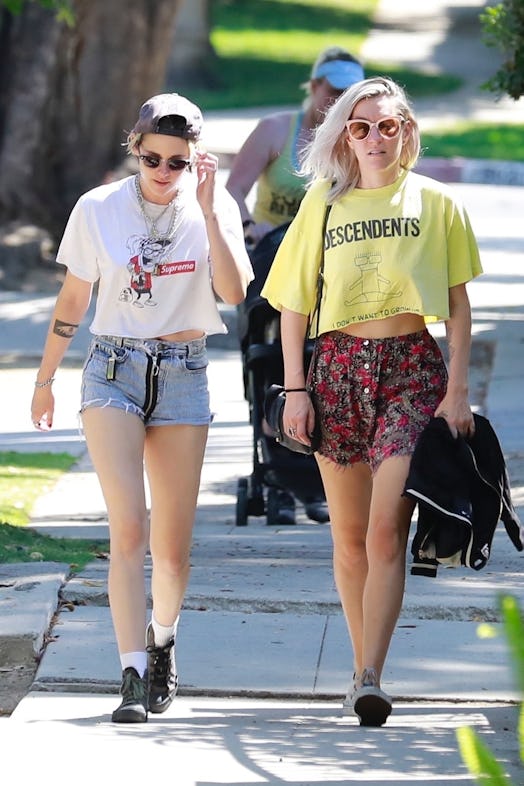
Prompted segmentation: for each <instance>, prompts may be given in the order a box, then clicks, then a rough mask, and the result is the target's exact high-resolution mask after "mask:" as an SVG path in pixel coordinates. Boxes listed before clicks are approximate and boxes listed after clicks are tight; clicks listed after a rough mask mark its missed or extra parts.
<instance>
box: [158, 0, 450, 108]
mask: <svg viewBox="0 0 524 786" xmlns="http://www.w3.org/2000/svg"><path fill="white" fill-rule="evenodd" d="M377 4H378V0H352V2H351V3H348V2H347V0H215V2H214V3H212V5H211V22H212V27H211V42H212V44H213V47H214V50H215V53H216V56H215V57H213V56H210V58H209V59H208V61H207V63H206V64H204V69H205V71H206V79H207V81H208V83H209V84H208V86H207V87H206V88H192V89H191V91H190V92H191V98H192V99H193V100H194V101H196V103H197V104H199V105H200V106H202V107H204V109H206V110H209V109H225V108H228V109H231V108H246V107H252V106H271V105H284V104H297V103H300V102H301V100H302V99H303V97H304V91H303V90H302V89H301V87H300V85H301V84H303V83H304V82H306V81H307V80H308V78H309V75H310V72H311V66H312V65H313V62H314V61H315V59H316V57H317V55H318V54H319V53H320V52H321V51H322V50H323V49H325V48H326V47H327V46H333V45H338V46H342V47H345V48H346V49H347V50H348V51H350V52H352V53H353V54H355V55H356V56H358V55H359V53H360V50H361V48H362V44H363V43H364V41H365V39H366V37H367V35H368V33H369V30H370V28H371V25H372V19H373V13H374V11H375V8H376V6H377ZM384 71H387V72H388V74H389V75H390V76H391V77H392V78H394V79H396V80H398V81H399V82H401V83H402V84H404V85H405V86H406V88H407V89H408V91H409V93H410V95H413V96H416V95H435V94H439V93H443V92H446V91H449V90H453V89H455V88H456V87H458V86H459V85H460V84H461V80H460V76H459V75H444V76H435V75H430V74H424V73H422V72H414V71H408V70H406V69H403V68H395V67H392V66H391V65H389V66H388V67H387V68H386V67H385V66H382V65H381V64H380V63H366V73H367V75H369V76H371V75H373V74H378V73H380V74H382V73H384ZM171 87H172V88H173V89H175V88H174V87H173V86H171Z"/></svg>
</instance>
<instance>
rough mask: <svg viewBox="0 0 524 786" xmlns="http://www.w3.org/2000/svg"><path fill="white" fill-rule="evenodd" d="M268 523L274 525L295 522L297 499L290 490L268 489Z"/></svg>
mask: <svg viewBox="0 0 524 786" xmlns="http://www.w3.org/2000/svg"><path fill="white" fill-rule="evenodd" d="M267 523H268V525H273V526H275V525H280V526H282V525H288V524H295V500H294V498H293V496H292V495H291V494H289V492H287V491H282V490H281V489H274V488H269V489H268V492H267Z"/></svg>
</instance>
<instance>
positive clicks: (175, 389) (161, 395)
mask: <svg viewBox="0 0 524 786" xmlns="http://www.w3.org/2000/svg"><path fill="white" fill-rule="evenodd" d="M207 365H208V357H207V350H206V339H205V337H203V338H197V339H194V340H193V341H188V342H187V343H185V342H184V343H177V342H171V341H160V340H158V339H141V338H120V337H118V336H95V337H94V338H93V340H92V341H91V345H90V348H89V354H88V356H87V359H86V362H85V364H84V369H83V373H82V387H81V404H80V412H81V413H82V412H84V411H85V410H86V409H88V408H90V407H116V408H117V409H122V410H124V411H125V412H130V413H132V414H134V415H138V417H139V418H140V419H141V420H142V421H143V423H144V424H145V425H146V426H168V425H178V424H186V425H193V426H202V425H208V424H209V423H210V421H211V412H210V409H209V390H208V382H207Z"/></svg>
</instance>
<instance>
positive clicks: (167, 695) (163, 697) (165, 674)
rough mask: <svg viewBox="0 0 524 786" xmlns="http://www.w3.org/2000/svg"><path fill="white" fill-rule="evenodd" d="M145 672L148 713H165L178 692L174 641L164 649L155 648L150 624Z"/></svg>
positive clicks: (168, 643) (147, 633)
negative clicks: (147, 676)
mask: <svg viewBox="0 0 524 786" xmlns="http://www.w3.org/2000/svg"><path fill="white" fill-rule="evenodd" d="M146 652H147V670H148V673H149V711H150V712H165V711H166V710H167V708H168V707H169V705H170V704H171V702H172V701H173V699H174V698H175V696H176V692H177V690H178V677H177V673H176V663H175V639H174V637H173V638H171V639H169V641H168V642H167V644H166V645H165V646H164V647H156V646H155V636H154V633H153V627H152V625H151V623H150V624H149V625H148V626H147V631H146Z"/></svg>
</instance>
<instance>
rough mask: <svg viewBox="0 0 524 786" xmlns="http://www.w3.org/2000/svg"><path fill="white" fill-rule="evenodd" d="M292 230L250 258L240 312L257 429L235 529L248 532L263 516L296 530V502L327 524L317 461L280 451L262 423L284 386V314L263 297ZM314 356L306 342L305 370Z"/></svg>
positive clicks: (275, 234) (279, 231)
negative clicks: (272, 394) (274, 392)
mask: <svg viewBox="0 0 524 786" xmlns="http://www.w3.org/2000/svg"><path fill="white" fill-rule="evenodd" d="M288 226H289V224H283V225H282V226H279V227H276V228H275V229H273V230H272V231H271V232H269V233H268V234H267V235H265V236H264V237H263V238H262V240H261V241H260V242H259V243H258V244H257V245H256V246H255V248H254V249H253V250H252V251H251V252H250V257H251V263H252V265H253V270H254V273H255V278H254V280H253V281H252V282H251V284H250V285H249V287H248V290H247V295H246V299H245V300H244V302H243V303H242V304H241V305H240V306H239V307H238V334H239V341H240V349H241V353H242V372H243V378H244V396H245V398H246V401H247V402H248V404H249V421H250V423H251V425H252V427H253V471H252V473H251V475H250V476H249V477H247V478H246V477H243V478H239V480H238V488H237V503H236V524H237V526H245V525H246V524H247V523H248V516H263V515H264V514H265V515H266V517H267V523H268V524H294V523H295V499H298V500H299V501H300V502H302V503H303V505H304V507H305V509H306V513H307V515H308V516H309V518H311V519H313V520H315V521H319V522H325V521H327V520H328V518H329V516H328V513H327V505H326V498H325V495H324V488H323V485H322V480H321V477H320V473H319V471H318V467H317V463H316V460H315V458H314V457H313V456H307V455H302V454H299V453H293V452H292V451H290V450H288V449H287V448H284V447H282V445H280V444H279V443H278V442H277V441H276V440H275V438H274V437H273V436H272V435H271V432H270V431H269V429H268V428H267V424H265V421H264V394H265V391H266V389H267V388H268V387H269V386H270V385H271V384H272V383H277V384H283V380H284V367H283V360H282V349H281V343H280V313H279V312H278V311H275V309H274V308H272V307H271V306H270V305H269V303H268V302H267V300H265V299H264V298H262V297H261V296H260V292H261V289H262V287H263V285H264V282H265V280H266V277H267V275H268V273H269V269H270V267H271V264H272V262H273V259H274V257H275V253H276V251H277V248H278V246H279V245H280V243H281V241H282V238H283V237H284V234H285V232H286V229H287V227H288ZM312 352H313V342H306V345H305V350H304V364H305V368H307V367H308V365H309V361H310V360H311V355H312Z"/></svg>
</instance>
